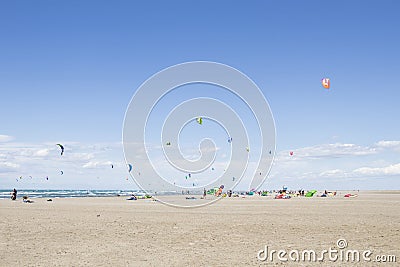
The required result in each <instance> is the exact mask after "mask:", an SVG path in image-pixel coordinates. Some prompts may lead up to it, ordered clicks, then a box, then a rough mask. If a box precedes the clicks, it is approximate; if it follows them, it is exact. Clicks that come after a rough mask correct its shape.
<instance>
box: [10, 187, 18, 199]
mask: <svg viewBox="0 0 400 267" xmlns="http://www.w3.org/2000/svg"><path fill="white" fill-rule="evenodd" d="M16 199H17V189H15V188H14V190H13V191H12V192H11V200H16Z"/></svg>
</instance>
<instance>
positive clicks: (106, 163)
mask: <svg viewBox="0 0 400 267" xmlns="http://www.w3.org/2000/svg"><path fill="white" fill-rule="evenodd" d="M111 164H112V162H111V161H89V162H88V163H85V164H84V165H83V166H82V167H83V168H88V169H94V168H98V167H110V166H111Z"/></svg>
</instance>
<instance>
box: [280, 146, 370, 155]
mask: <svg viewBox="0 0 400 267" xmlns="http://www.w3.org/2000/svg"><path fill="white" fill-rule="evenodd" d="M293 153H294V154H293V156H295V158H326V157H343V156H364V155H371V154H375V153H376V149H375V148H373V147H364V146H360V145H356V144H342V143H335V144H322V145H316V146H311V147H304V148H300V149H296V150H294V151H293ZM287 155H289V153H287Z"/></svg>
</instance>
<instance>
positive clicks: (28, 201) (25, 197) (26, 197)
mask: <svg viewBox="0 0 400 267" xmlns="http://www.w3.org/2000/svg"><path fill="white" fill-rule="evenodd" d="M22 201H23V202H24V203H33V200H30V199H29V197H28V196H23V198H22Z"/></svg>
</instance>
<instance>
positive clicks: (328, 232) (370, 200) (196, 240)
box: [0, 191, 400, 266]
mask: <svg viewBox="0 0 400 267" xmlns="http://www.w3.org/2000/svg"><path fill="white" fill-rule="evenodd" d="M353 193H354V192H353ZM358 194H359V196H358V197H357V198H344V197H343V195H344V193H343V192H341V193H340V194H339V195H337V196H336V197H330V198H319V197H313V198H292V199H288V200H275V199H273V197H272V196H269V197H258V196H256V197H247V198H226V199H222V200H221V201H218V202H217V203H214V204H212V205H209V206H205V207H201V208H195V209H182V208H174V207H169V206H166V205H163V204H161V203H159V202H156V201H152V200H148V199H146V200H137V201H127V200H126V197H110V198H75V199H53V201H52V202H47V201H46V199H33V200H34V203H23V202H22V199H21V198H20V197H19V198H18V200H17V201H11V200H9V199H3V200H0V266H259V265H261V266H276V265H279V266H310V265H312V266H314V265H315V266H398V265H397V264H398V263H399V262H400V193H399V192H395V191H393V192H359V193H358ZM179 197H183V196H179ZM188 201H199V202H200V201H203V200H200V199H198V200H188ZM338 239H345V240H346V241H347V248H346V249H351V250H360V251H363V250H367V249H369V250H371V251H372V252H373V253H372V255H371V256H370V258H371V259H374V257H375V256H376V255H395V256H396V260H397V263H377V262H369V263H367V262H363V261H361V262H360V263H357V264H356V263H354V262H353V263H349V262H343V261H336V262H332V261H329V258H328V256H326V259H325V261H323V262H317V263H310V262H293V261H290V260H289V262H281V261H279V260H277V259H275V258H274V261H273V262H271V261H270V259H267V261H264V262H263V261H260V260H259V259H257V253H258V252H259V251H260V250H261V249H264V248H265V246H266V245H267V246H268V249H269V250H271V249H273V250H286V251H287V252H289V251H290V250H299V251H302V250H315V251H316V252H317V253H319V252H320V251H322V250H324V249H326V250H328V249H329V248H331V247H332V248H335V246H336V241H337V240H338ZM260 255H261V256H262V255H263V254H260ZM286 257H287V255H286Z"/></svg>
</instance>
